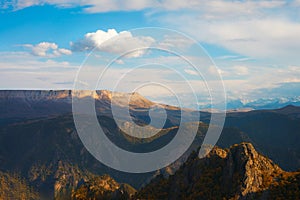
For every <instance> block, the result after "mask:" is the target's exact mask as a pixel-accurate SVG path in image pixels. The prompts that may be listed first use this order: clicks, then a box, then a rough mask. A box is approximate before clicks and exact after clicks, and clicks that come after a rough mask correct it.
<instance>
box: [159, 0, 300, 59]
mask: <svg viewBox="0 0 300 200" xmlns="http://www.w3.org/2000/svg"><path fill="white" fill-rule="evenodd" d="M209 2H211V4H212V3H213V2H215V1H209ZM246 2H249V1H245V2H243V3H242V2H240V3H237V2H235V3H234V4H237V5H236V8H238V7H243V8H245V9H246V8H248V7H247V3H246ZM219 3H220V5H223V4H226V5H227V4H229V3H228V2H226V3H225V2H222V3H221V2H219ZM231 3H232V2H231ZM273 3H274V2H273ZM215 4H216V2H215V3H214V5H215ZM265 4H266V5H264V6H265V9H262V8H261V7H259V6H257V7H255V5H256V4H254V3H252V4H251V6H250V7H249V13H248V12H247V10H243V9H241V10H238V9H236V8H235V7H234V6H233V7H232V8H227V7H223V6H217V5H215V6H214V7H212V8H208V9H206V10H204V9H203V10H202V11H201V12H193V11H191V12H181V13H180V14H178V13H177V12H176V13H164V14H160V15H157V18H156V20H157V21H159V22H160V23H162V24H164V25H167V26H168V27H170V28H176V29H178V30H180V31H183V32H185V33H188V34H189V35H191V36H193V37H195V38H196V39H197V40H198V41H200V42H205V43H209V44H213V45H218V46H221V47H223V48H225V49H227V50H229V51H231V52H235V53H238V54H239V55H243V56H247V57H251V58H273V59H276V58H278V59H279V58H280V60H281V61H283V60H284V61H287V60H288V61H289V62H290V61H291V59H292V61H296V60H298V59H297V58H298V54H299V53H298V52H300V23H299V21H297V20H294V19H293V18H292V17H291V16H293V12H292V10H291V13H287V12H285V9H288V8H290V7H287V6H286V5H285V4H282V5H284V6H283V7H282V8H280V11H278V10H277V11H276V9H278V8H277V7H276V5H277V4H278V5H277V6H279V5H281V4H280V3H278V2H277V1H276V4H275V3H274V5H273V4H268V3H266V2H265ZM273 9H274V10H273ZM253 13H256V14H253ZM295 14H297V13H295ZM196 30H199V31H196Z"/></svg>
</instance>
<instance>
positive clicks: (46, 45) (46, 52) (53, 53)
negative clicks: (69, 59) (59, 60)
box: [22, 42, 72, 57]
mask: <svg viewBox="0 0 300 200" xmlns="http://www.w3.org/2000/svg"><path fill="white" fill-rule="evenodd" d="M22 46H24V47H26V48H29V49H30V50H31V53H32V55H35V56H39V57H58V56H61V55H71V54H72V52H71V51H70V50H68V49H64V48H58V45H57V44H55V43H50V42H41V43H39V44H37V45H32V44H24V45H22Z"/></svg>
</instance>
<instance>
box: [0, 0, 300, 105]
mask: <svg viewBox="0 0 300 200" xmlns="http://www.w3.org/2000/svg"><path fill="white" fill-rule="evenodd" d="M0 8H1V11H0V19H1V20H0V26H1V28H0V44H1V45H0V71H1V89H65V88H72V86H73V81H74V78H75V76H76V73H77V71H78V69H79V67H80V65H81V64H82V62H83V60H84V59H85V58H86V55H87V54H88V53H89V52H90V50H91V49H93V48H95V47H96V46H97V45H101V43H102V42H104V41H105V38H106V39H109V38H111V37H112V36H116V37H120V36H122V37H123V36H124V37H125V40H127V39H128V38H129V40H128V41H127V43H124V44H123V43H122V41H120V42H121V43H120V44H118V45H117V46H109V45H107V46H104V47H102V48H96V51H97V52H98V53H99V56H107V54H111V55H113V56H116V55H117V54H119V53H121V51H123V50H130V48H135V47H138V46H137V45H143V46H145V45H146V46H147V45H148V46H150V45H152V44H153V43H155V42H156V41H157V38H155V37H156V36H155V34H153V33H151V34H152V38H149V37H150V36H149V35H151V34H150V33H149V34H148V35H147V32H142V31H134V30H132V29H135V28H143V27H162V28H168V29H172V30H176V31H179V32H182V33H184V34H186V35H188V36H189V37H191V38H193V39H194V40H196V41H197V43H198V44H200V45H202V47H204V49H205V50H206V51H207V52H208V54H209V56H211V58H212V59H213V61H214V63H215V64H216V65H217V67H218V73H220V74H221V76H222V78H223V81H224V86H225V89H226V91H227V92H226V94H227V96H228V99H236V98H239V99H247V100H254V99H257V98H262V97H263V98H268V97H272V98H276V97H297V96H300V92H299V91H300V90H299V89H300V60H299V53H300V12H299V11H300V1H299V0H294V1H281V0H273V1H220V0H213V1H202V0H197V1H196V0H189V1H179V0H175V1H174V0H173V1H171V0H160V1H155V0H153V1H148V0H140V1H133V0H124V1H118V0H111V1H108V0H99V1H96V0H75V1H71V0H53V1H49V0H27V1H25V0H11V1H1V3H0ZM109 30H110V31H109ZM124 31H125V32H124ZM143 34H144V35H143ZM147 37H148V38H147ZM126 38H127V39H126ZM164 39H165V41H168V42H170V41H171V42H172V43H173V44H172V45H173V46H174V45H175V43H176V45H177V47H178V48H189V51H186V53H187V55H186V56H189V57H191V58H192V57H193V58H192V59H195V62H200V61H199V60H200V57H201V56H200V57H199V58H194V57H197V56H199V54H197V53H195V52H193V48H194V46H193V45H192V44H190V43H189V42H186V41H184V40H183V41H179V40H174V38H173V40H172V38H167V37H166V38H164ZM154 41H155V42H154ZM125 44H126V45H125ZM179 44H180V45H181V46H180V45H179ZM172 45H171V46H172ZM169 46H170V44H169ZM179 46H180V47H179ZM116 47H117V48H118V49H117V48H116ZM151 53H152V55H150V54H151ZM151 53H149V52H144V51H142V52H136V54H132V55H130V56H128V57H127V58H124V59H122V60H121V59H120V60H118V62H119V65H117V64H116V65H115V67H114V68H115V71H112V72H111V73H112V74H114V76H116V77H118V76H119V75H118V72H120V71H122V70H125V71H126V69H129V68H130V67H132V66H133V65H137V64H141V63H143V62H146V61H147V59H148V61H149V59H150V58H151V59H154V57H156V58H157V59H156V60H161V61H165V62H166V61H167V62H166V63H164V64H169V65H170V66H175V65H176V62H177V61H176V62H174V59H173V58H171V56H170V55H160V54H159V53H154V51H152V52H151ZM153 53H154V54H153ZM107 58H113V57H109V56H108V57H107ZM102 59H104V58H103V57H102ZM172 59H173V61H172ZM197 59H198V60H197ZM175 60H176V59H175ZM196 60H197V61H196ZM177 63H178V62H177ZM206 64H207V66H206V67H207V68H208V69H209V67H210V64H208V63H205V65H206ZM175 68H176V67H175ZM145 70H147V69H145ZM177 70H179V71H180V72H181V73H185V76H186V77H187V78H188V79H189V80H190V81H191V82H192V83H193V84H195V85H197V84H200V83H198V82H197V80H198V78H197V77H195V73H194V72H193V71H191V69H187V68H185V66H184V64H182V66H177ZM146 72H147V73H148V74H146ZM122 73H125V72H122ZM139 73H140V74H139V76H141V77H143V78H144V79H146V78H147V77H151V78H152V80H154V81H156V82H159V81H161V80H164V81H165V80H172V81H173V83H172V84H173V85H176V86H175V87H176V88H177V90H178V92H179V93H180V94H185V89H184V88H183V87H182V88H181V87H180V81H178V82H176V80H175V78H174V77H175V76H174V75H172V74H169V73H167V72H166V73H165V74H164V73H163V72H162V73H157V69H156V71H155V70H153V71H152V73H154V75H153V76H151V75H149V71H144V72H142V71H141V72H139ZM136 76H137V75H136ZM132 79H134V78H132ZM132 79H131V81H132V82H134V81H136V80H132ZM129 84H130V83H129V82H126V84H125V85H129ZM289 84H290V85H293V89H292V90H286V89H281V88H286V86H287V85H289ZM101 88H103V89H111V83H110V82H109V81H107V82H106V83H105V84H103V85H101ZM124 90H125V89H124ZM259 91H268V92H259ZM272 91H276V92H274V93H273V92H272ZM279 91H280V92H279ZM141 92H142V93H143V92H144V93H145V95H146V96H153V98H154V99H155V98H156V99H158V100H162V101H163V99H160V98H161V96H168V95H167V93H166V91H165V90H155V93H154V92H153V89H151V88H148V89H144V90H143V91H141ZM151 92H152V93H151ZM198 93H201V91H198ZM258 94H259V95H258ZM275 94H276V95H275ZM155 95H156V96H155ZM186 95H188V94H186Z"/></svg>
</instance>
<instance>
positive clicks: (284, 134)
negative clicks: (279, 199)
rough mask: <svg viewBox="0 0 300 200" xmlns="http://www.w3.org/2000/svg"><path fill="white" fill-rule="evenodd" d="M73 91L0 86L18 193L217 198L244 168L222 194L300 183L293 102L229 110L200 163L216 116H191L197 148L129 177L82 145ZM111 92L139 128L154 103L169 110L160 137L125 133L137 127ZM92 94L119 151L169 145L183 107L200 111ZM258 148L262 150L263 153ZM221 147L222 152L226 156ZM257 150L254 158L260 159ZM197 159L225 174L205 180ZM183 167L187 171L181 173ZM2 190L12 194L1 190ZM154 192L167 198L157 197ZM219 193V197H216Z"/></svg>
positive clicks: (3, 159)
mask: <svg viewBox="0 0 300 200" xmlns="http://www.w3.org/2000/svg"><path fill="white" fill-rule="evenodd" d="M71 95H72V93H71V91H67V90H66V91H0V101H1V106H0V108H1V115H0V120H1V123H0V132H1V134H0V171H2V172H1V173H2V176H3V177H6V178H4V179H3V180H6V181H4V183H7V184H6V186H5V184H2V185H4V186H3V187H4V188H7V185H12V183H10V182H9V181H10V180H11V181H12V182H13V184H16V185H17V186H16V188H22V190H21V189H20V190H18V191H19V192H16V193H17V194H23V193H24V195H28V198H25V199H30V198H32V199H35V198H36V197H37V196H36V195H39V198H44V199H53V197H54V198H55V199H66V198H69V199H72V198H73V199H93V198H94V199H95V198H96V197H97V198H96V199H122V198H124V199H128V198H136V199H139V198H142V199H143V198H148V199H153V198H155V199H157V198H160V197H161V198H163V199H168V198H169V199H173V198H175V199H176V198H177V199H179V198H180V197H184V198H187V199H188V198H190V199H194V198H196V197H195V196H189V195H187V194H186V193H185V192H180V191H192V192H191V194H193V195H197V194H194V193H195V192H196V191H199V190H201V191H202V190H205V191H206V193H205V194H204V193H203V194H201V195H202V196H203V195H204V196H203V197H207V196H205V195H209V194H210V195H214V194H215V193H214V192H213V191H212V190H209V189H210V187H211V185H210V184H214V185H218V187H221V186H222V184H223V183H224V181H225V182H226V181H231V182H232V181H233V179H232V177H231V179H230V178H228V176H231V175H232V173H233V174H234V173H240V175H238V176H237V180H238V181H237V182H234V181H233V182H234V183H232V184H233V185H231V187H232V188H234V191H229V189H228V188H227V189H224V190H222V189H220V190H218V191H220V192H219V193H218V194H216V195H219V196H222V197H224V198H226V199H229V198H233V199H243V198H248V197H249V198H250V197H252V196H251V195H252V193H253V195H262V197H264V196H266V198H271V196H272V195H273V194H274V195H276V193H272V192H273V191H274V192H275V191H276V189H274V188H277V187H279V188H282V187H284V188H285V187H287V188H289V187H292V188H297V187H298V188H299V186H298V185H297V184H298V183H299V176H298V173H297V172H291V173H289V172H286V171H297V170H298V169H299V168H300V148H299V147H300V144H299V143H300V142H299V141H300V138H299V137H300V135H299V130H300V123H299V122H300V107H296V106H291V105H289V106H286V107H283V108H280V109H275V110H254V111H249V112H230V113H227V117H226V121H225V126H224V129H223V131H222V134H221V137H220V139H219V141H218V143H217V146H219V147H220V148H215V149H214V150H213V151H212V152H211V153H210V155H209V156H208V157H206V158H204V159H200V160H199V159H198V158H197V157H196V156H195V155H196V153H195V152H196V151H197V149H198V148H199V146H200V145H201V144H202V141H203V138H204V137H205V134H206V131H207V128H208V123H209V121H210V115H211V113H209V112H200V118H199V120H197V121H193V120H191V121H185V122H184V123H183V124H182V126H183V130H184V131H185V133H186V134H189V130H191V129H192V127H195V126H196V127H197V128H198V133H197V135H196V138H195V140H194V142H193V144H192V145H191V147H190V148H189V149H188V150H187V152H186V153H185V154H184V155H183V156H182V157H181V158H179V159H178V160H177V161H175V162H174V163H172V164H171V165H170V166H168V167H166V168H163V169H161V170H158V171H155V172H150V173H144V174H128V173H123V172H119V171H116V170H113V169H111V168H109V167H107V166H105V165H103V164H101V163H100V162H99V161H97V160H96V159H95V158H94V157H93V156H92V155H91V154H90V153H89V152H88V151H87V150H86V149H85V147H84V146H83V145H82V143H81V140H80V139H79V137H78V135H77V131H76V128H75V125H74V122H73V117H72V113H71V112H72V106H71ZM112 96H115V97H116V98H115V100H114V101H113V103H114V104H115V105H116V106H117V107H120V108H122V107H124V104H127V102H128V99H130V104H129V109H130V117H131V118H132V119H133V121H134V122H136V123H138V124H140V125H147V124H149V121H150V118H149V109H150V108H152V107H153V106H157V107H160V108H164V109H165V110H166V113H167V120H166V123H165V125H164V127H163V129H162V130H161V131H160V132H159V133H158V134H157V135H156V136H154V137H150V138H147V139H138V138H134V137H131V136H130V135H128V134H126V133H125V132H123V131H122V130H129V131H130V130H131V129H130V127H131V124H130V122H128V121H127V118H126V117H128V116H124V118H121V119H122V120H123V125H124V127H125V129H123V128H124V127H123V128H122V129H120V127H118V126H117V124H116V122H115V121H114V118H113V116H112V111H111V107H110V106H111V101H112ZM90 97H92V98H94V99H95V108H96V111H97V116H98V121H99V123H100V124H101V126H102V128H103V130H104V132H105V134H106V135H107V137H108V138H109V139H110V140H111V141H113V142H114V143H115V144H116V145H118V146H120V147H121V148H123V149H126V150H129V151H133V152H148V151H153V150H156V149H159V148H161V147H163V146H164V145H166V144H167V143H168V142H170V141H171V140H172V139H173V138H174V135H176V133H177V130H178V125H179V124H180V120H181V118H180V113H181V112H185V113H186V114H187V115H188V116H195V115H196V112H199V111H194V110H189V109H181V108H177V107H174V106H170V105H165V104H156V103H154V102H152V101H150V100H148V99H146V98H144V97H143V96H141V95H139V94H138V93H133V94H126V93H112V92H110V91H106V90H102V91H96V92H90V91H86V92H84V93H82V96H80V98H90ZM121 117H122V116H121ZM192 118H193V117H191V119H192ZM126 127H127V129H126ZM148 128H150V129H155V128H156V127H148ZM243 142H247V143H243ZM250 143H251V144H250ZM235 144H239V145H235ZM221 148H225V150H221ZM254 148H255V149H257V150H258V152H260V153H257V152H256V150H255V149H254ZM236 149H239V150H236ZM217 152H223V153H222V156H219V153H217ZM234 152H235V153H234ZM243 152H244V153H243ZM245 152H250V153H247V154H246V153H245ZM255 152H256V153H255ZM216 154H217V155H216ZM260 154H263V155H265V156H267V157H268V158H267V157H265V156H261V155H260ZM253 155H255V156H256V157H255V159H254V160H253ZM243 156H244V157H243ZM233 158H234V159H233ZM269 158H271V159H272V160H273V161H274V163H276V164H274V163H273V162H272V161H270V160H269ZM230 159H231V160H230ZM232 159H233V160H232ZM251 159H252V161H250V160H251ZM241 160H249V162H250V163H251V162H254V165H252V164H249V165H250V166H251V167H245V166H248V165H247V164H245V165H244V164H241V162H242V161H241ZM259 160H262V161H259ZM247 162H248V161H247ZM255 162H259V163H258V164H257V163H255ZM199 163H202V164H199ZM213 163H215V164H216V163H217V164H218V166H214V164H213ZM228 163H231V164H228ZM243 163H245V162H244V161H243ZM270 163H271V164H270ZM198 164H199V171H201V170H202V171H203V170H204V171H207V170H208V171H210V169H211V173H213V172H215V173H217V172H218V170H220V169H219V167H221V172H222V173H219V175H220V176H219V177H214V176H208V177H206V176H204V175H203V173H200V172H199V173H198V172H197V169H198V168H195V167H191V166H194V165H195V166H196V165H197V166H198ZM219 164H220V165H219ZM252 166H256V167H252ZM279 166H280V167H281V168H282V169H281V168H280V167H279ZM202 167H203V168H202ZM231 167H232V168H231ZM246 168H247V169H246ZM252 168H253V170H252V171H251V169H252ZM247 170H250V171H251V172H249V173H250V174H252V175H251V177H252V176H253V177H256V178H254V181H252V182H254V183H253V184H258V186H257V188H258V189H257V190H255V191H252V190H250V189H249V187H250V188H251V187H252V185H251V184H250V186H249V187H248V186H247V187H248V189H246V190H244V189H243V188H247V187H246V186H241V185H244V184H246V185H247V184H248V185H249V183H248V182H247V181H246V182H245V183H244V182H243V181H244V180H245V179H247V180H248V179H252V178H245V177H247V176H246V175H244V174H245V173H246V174H247V173H248V172H247ZM264 170H271V171H276V173H275V172H274V173H273V172H272V173H273V174H272V173H271V175H270V174H268V175H267V177H269V175H270V176H272V177H273V179H274V181H270V183H268V184H267V185H266V186H262V184H263V185H264V184H265V183H262V182H261V181H259V180H260V179H261V177H265V175H262V171H264ZM182 171H185V173H183V174H182V173H181V172H182ZM105 174H108V175H105ZM187 174H190V175H189V176H192V177H196V178H195V179H197V180H198V179H199V180H202V182H206V180H208V179H213V181H211V180H210V181H211V183H210V182H208V183H210V184H208V185H207V184H204V185H201V184H200V183H198V182H197V181H196V180H195V181H190V180H189V178H188V177H185V176H186V175H187ZM213 174H214V173H213ZM217 174H218V173H217ZM7 177H9V178H7ZM278 177H284V178H283V179H282V181H276V180H281V179H278ZM202 178H203V179H202ZM186 179H188V181H187V182H186V181H185V180H186ZM216 180H219V181H216ZM220 181H221V182H220ZM239 181H241V182H239ZM297 181H298V182H297ZM177 182H178V184H177ZM123 183H126V184H123ZM199 184H200V185H199ZM95 185H97V186H99V187H96V186H95ZM101 185H102V186H101ZM130 185H131V186H130ZM173 185H174V186H173ZM180 185H186V187H188V188H185V187H183V188H181V186H180ZM197 185H198V186H199V187H198V186H197ZM225 185H228V184H227V183H226V184H225ZM134 188H136V189H137V190H138V191H136V190H135V189H134ZM159 188H164V189H162V190H160V189H159ZM193 188H194V189H193ZM212 188H213V187H212ZM212 188H211V189H212ZM0 190H1V191H7V189H6V190H5V189H1V187H0ZM293 190H294V189H293ZM175 191H179V192H175ZM244 191H247V192H244ZM263 191H270V193H271V194H272V195H271V196H269V195H266V194H265V193H264V192H263ZM279 191H282V192H280V195H282V194H285V193H284V192H285V191H283V190H281V189H280V190H279ZM295 191H297V190H295ZM135 193H136V194H135ZM165 193H171V194H173V193H174V195H175V194H176V195H177V196H176V195H175V196H168V195H167V196H166V194H165ZM4 194H8V193H7V192H6V193H4ZM134 194H135V195H134ZM150 194H151V195H154V196H151V195H150ZM155 194H160V195H162V196H155ZM10 195H16V194H10ZM145 195H146V196H145ZM147 195H150V196H147ZM201 195H200V196H201ZM249 195H250V196H249ZM278 195H279V194H278ZM293 195H294V196H293ZM295 195H296V197H299V196H297V195H298V193H297V192H294V193H292V194H291V196H292V197H295ZM219 196H215V197H216V198H215V199H218V198H217V197H219ZM0 197H1V196H0ZM152 197H153V198H152ZM210 197H213V196H210ZM255 197H256V196H255ZM16 198H17V199H19V198H18V197H16ZM197 198H198V197H197ZM199 198H200V197H199ZM0 199H1V198H0ZM4 199H5V198H4ZM6 199H7V198H6ZM294 199H295V198H294Z"/></svg>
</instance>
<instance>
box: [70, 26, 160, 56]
mask: <svg viewBox="0 0 300 200" xmlns="http://www.w3.org/2000/svg"><path fill="white" fill-rule="evenodd" d="M154 42H155V40H154V39H153V38H151V37H146V36H133V35H132V34H131V33H130V32H129V31H121V32H119V33H118V32H117V31H116V30H115V29H108V30H107V32H105V31H103V30H97V31H96V32H92V33H87V34H85V36H84V38H82V39H80V40H78V41H76V42H72V43H71V49H72V51H79V52H80V51H87V50H89V51H90V50H93V49H95V50H97V51H102V52H109V53H114V54H124V53H126V55H125V57H140V56H142V55H143V54H144V53H145V50H144V49H143V48H147V47H149V46H150V45H151V44H152V43H154ZM141 48H142V50H141ZM128 52H130V53H128Z"/></svg>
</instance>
